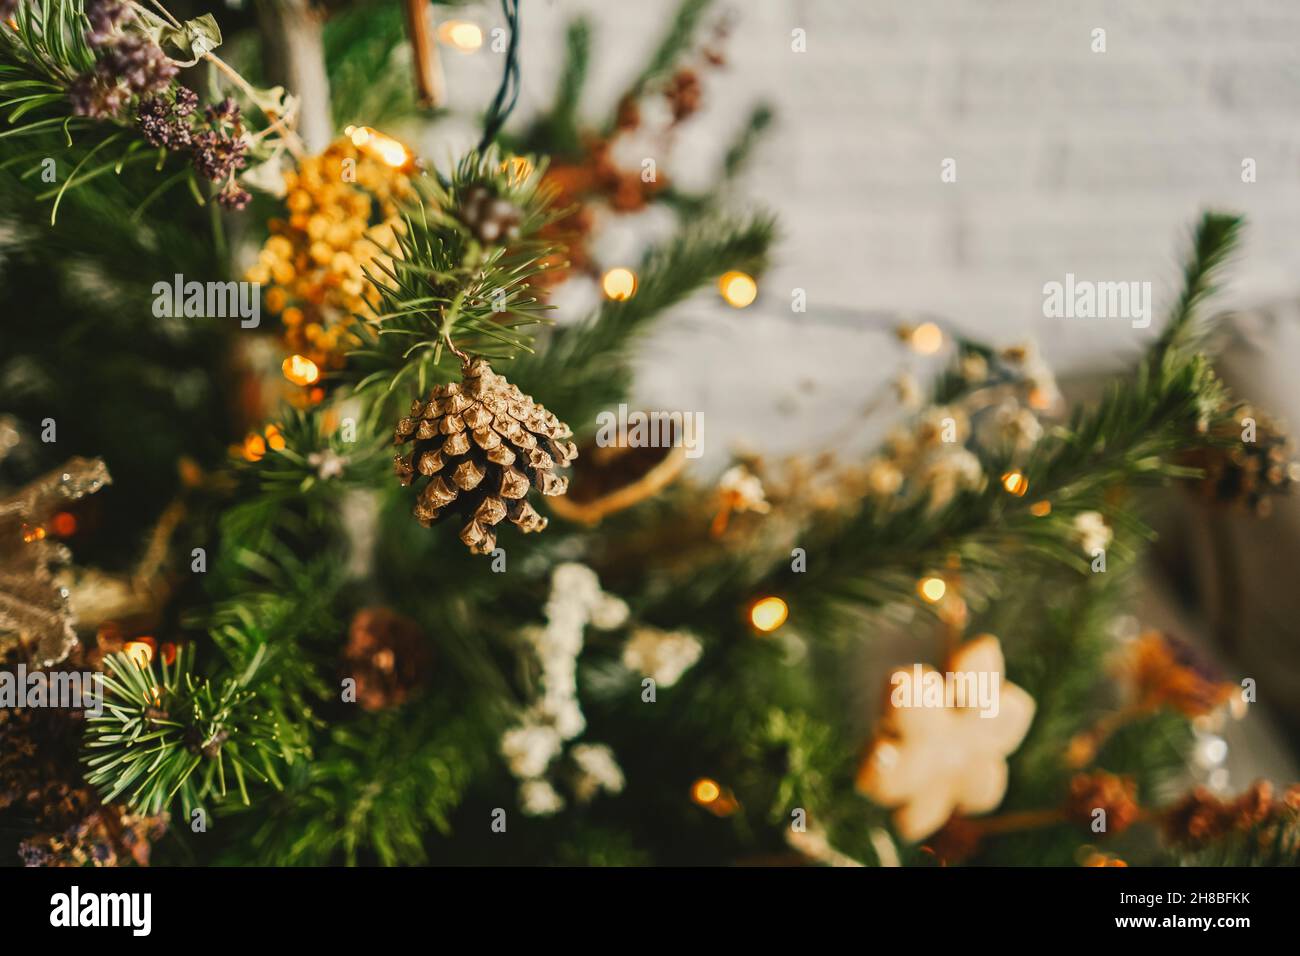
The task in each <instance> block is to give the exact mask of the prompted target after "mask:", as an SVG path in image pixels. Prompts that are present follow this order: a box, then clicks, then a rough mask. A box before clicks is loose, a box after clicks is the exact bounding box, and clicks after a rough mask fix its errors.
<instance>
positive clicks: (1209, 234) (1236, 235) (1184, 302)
mask: <svg viewBox="0 0 1300 956" xmlns="http://www.w3.org/2000/svg"><path fill="white" fill-rule="evenodd" d="M1243 222H1244V220H1243V218H1242V217H1241V216H1237V215H1228V214H1223V213H1213V212H1207V213H1206V214H1205V215H1204V216H1202V217H1201V221H1200V222H1199V223H1198V224H1197V227H1196V230H1195V232H1194V234H1193V238H1192V248H1191V252H1190V255H1189V256H1188V258H1187V261H1186V264H1185V265H1184V266H1183V291H1182V294H1181V295H1179V297H1178V301H1177V302H1176V303H1175V305H1174V308H1173V310H1172V312H1171V313H1170V316H1169V322H1168V324H1167V325H1166V326H1165V329H1164V331H1163V332H1162V333H1161V334H1160V338H1159V340H1158V341H1157V343H1156V345H1155V349H1154V354H1155V355H1156V356H1161V357H1163V356H1166V355H1167V356H1168V361H1170V362H1173V363H1177V362H1180V361H1184V360H1186V358H1187V356H1188V353H1190V352H1192V351H1194V350H1196V349H1198V348H1200V347H1201V346H1202V345H1203V344H1204V341H1205V336H1206V335H1207V334H1208V331H1209V330H1208V327H1207V322H1206V321H1205V320H1203V319H1202V317H1201V315H1200V312H1199V307H1200V305H1201V303H1202V302H1203V301H1204V300H1205V299H1206V298H1208V297H1209V296H1211V295H1213V294H1214V292H1215V291H1216V281H1215V280H1216V276H1217V273H1218V272H1219V271H1220V270H1221V269H1222V268H1223V266H1224V265H1225V264H1226V263H1227V261H1228V260H1229V259H1230V258H1231V256H1232V254H1233V252H1234V251H1235V250H1236V248H1237V243H1238V241H1239V239H1240V235H1241V228H1242V223H1243Z"/></svg>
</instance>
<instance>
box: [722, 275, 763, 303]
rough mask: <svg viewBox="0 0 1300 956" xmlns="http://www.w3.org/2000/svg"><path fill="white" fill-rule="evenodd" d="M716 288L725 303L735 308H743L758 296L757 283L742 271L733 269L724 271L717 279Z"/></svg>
mask: <svg viewBox="0 0 1300 956" xmlns="http://www.w3.org/2000/svg"><path fill="white" fill-rule="evenodd" d="M718 289H719V290H720V291H721V292H722V297H723V298H724V299H726V300H727V305H729V306H731V307H733V308H736V309H743V308H744V307H745V306H747V305H749V304H750V303H751V302H753V301H754V300H755V299H757V298H758V283H757V282H755V281H754V278H753V276H750V275H747V274H746V273H744V272H739V271H735V270H733V271H731V272H727V273H724V274H723V276H722V278H721V279H719V280H718Z"/></svg>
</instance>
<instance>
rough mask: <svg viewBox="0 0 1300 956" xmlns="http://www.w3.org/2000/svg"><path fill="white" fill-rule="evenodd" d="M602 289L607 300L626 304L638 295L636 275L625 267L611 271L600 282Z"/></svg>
mask: <svg viewBox="0 0 1300 956" xmlns="http://www.w3.org/2000/svg"><path fill="white" fill-rule="evenodd" d="M600 287H601V289H603V290H604V292H605V298H607V299H613V300H614V301H615V302H624V301H626V300H628V299H630V298H632V296H633V295H634V294H635V293H636V273H635V272H633V271H632V270H631V269H627V268H624V267H623V266H618V267H616V268H613V269H610V270H609V271H608V272H606V273H605V275H604V277H603V278H602V279H601V280H600Z"/></svg>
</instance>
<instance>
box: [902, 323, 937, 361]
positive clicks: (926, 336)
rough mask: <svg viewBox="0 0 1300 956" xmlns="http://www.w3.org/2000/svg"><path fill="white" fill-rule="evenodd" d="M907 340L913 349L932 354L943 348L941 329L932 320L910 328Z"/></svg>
mask: <svg viewBox="0 0 1300 956" xmlns="http://www.w3.org/2000/svg"><path fill="white" fill-rule="evenodd" d="M908 341H909V343H910V344H911V346H912V349H913V350H914V351H917V352H920V353H921V354H922V355H933V354H934V353H935V352H937V351H939V349H941V348H943V330H942V329H941V328H939V326H937V325H935V324H934V323H933V322H923V323H921V324H920V325H918V326H917V327H916V328H914V329H913V330H912V334H911V335H910V336H909V337H908Z"/></svg>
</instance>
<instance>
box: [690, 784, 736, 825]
mask: <svg viewBox="0 0 1300 956" xmlns="http://www.w3.org/2000/svg"><path fill="white" fill-rule="evenodd" d="M691 799H692V800H693V801H695V803H696V804H697V805H698V806H701V807H703V808H704V809H705V810H708V811H709V812H710V813H712V814H713V815H714V816H716V817H725V816H730V815H731V814H733V813H735V812H736V810H737V808H739V806H740V804H739V803H738V802H737V801H736V798H735V797H734V796H733V795H732V794H731V792H730V791H729V790H724V789H723V788H722V786H721V785H720V784H719V783H718V782H717V781H716V780H710V779H709V778H708V777H701V778H700V779H699V780H696V781H695V783H693V784H691Z"/></svg>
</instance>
